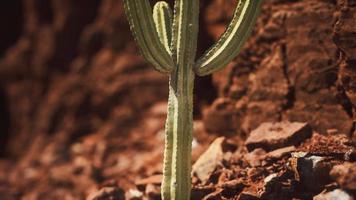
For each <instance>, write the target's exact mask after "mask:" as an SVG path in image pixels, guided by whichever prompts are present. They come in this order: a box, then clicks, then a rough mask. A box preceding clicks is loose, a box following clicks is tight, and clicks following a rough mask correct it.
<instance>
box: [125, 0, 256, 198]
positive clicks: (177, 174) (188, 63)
mask: <svg viewBox="0 0 356 200" xmlns="http://www.w3.org/2000/svg"><path fill="white" fill-rule="evenodd" d="M123 1H124V6H125V11H126V15H127V17H128V21H129V23H130V27H131V31H132V32H133V35H134V38H135V40H136V42H137V44H138V46H139V47H140V50H141V53H142V55H143V56H144V57H145V59H146V60H148V61H149V62H150V63H151V64H152V65H153V66H154V68H155V69H156V70H158V71H160V72H162V73H166V74H168V75H169V77H170V80H169V98H168V114H167V121H166V128H165V152H164V169H163V182H162V186H161V193H162V199H163V200H171V199H172V200H188V199H189V198H190V187H191V180H190V178H191V177H190V173H191V143H192V128H193V87H194V77H195V74H197V75H200V76H204V75H208V74H211V73H213V72H214V71H217V70H219V69H221V68H223V67H224V66H225V65H226V64H227V63H229V62H230V61H231V60H232V59H233V58H234V57H235V56H236V55H237V54H238V53H239V51H240V50H241V48H242V46H243V44H244V43H245V41H246V39H247V38H248V36H249V34H250V32H251V30H252V28H253V25H254V24H255V21H256V18H257V16H258V13H259V8H260V5H261V2H262V0H239V3H238V6H237V7H236V9H235V13H234V16H233V19H232V20H231V23H230V24H229V26H228V27H227V29H226V31H225V33H224V34H223V35H222V36H221V38H220V39H219V40H218V41H217V42H216V44H214V45H213V46H212V47H211V48H210V49H209V50H208V51H207V52H205V54H204V55H203V56H202V57H201V58H200V59H198V60H197V61H195V56H196V48H197V36H198V21H199V0H175V4H174V13H173V12H172V10H171V9H170V7H169V5H168V4H167V3H166V2H164V1H160V2H157V3H156V4H155V6H154V8H153V11H152V8H151V5H150V3H149V0H123Z"/></svg>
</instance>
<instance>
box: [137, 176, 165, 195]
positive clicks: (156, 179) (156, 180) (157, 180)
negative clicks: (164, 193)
mask: <svg viewBox="0 0 356 200" xmlns="http://www.w3.org/2000/svg"><path fill="white" fill-rule="evenodd" d="M161 182H162V175H161V174H157V175H153V176H150V177H147V178H144V179H140V180H138V181H136V182H135V185H136V187H137V188H138V189H139V190H140V191H144V190H145V188H146V186H147V185H149V184H154V185H160V184H161Z"/></svg>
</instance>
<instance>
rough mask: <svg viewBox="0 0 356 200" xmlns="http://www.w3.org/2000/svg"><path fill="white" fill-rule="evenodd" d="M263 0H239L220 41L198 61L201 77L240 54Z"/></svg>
mask: <svg viewBox="0 0 356 200" xmlns="http://www.w3.org/2000/svg"><path fill="white" fill-rule="evenodd" d="M261 3H262V0H239V3H238V6H237V7H236V9H235V12H234V16H233V18H232V20H231V22H230V24H229V26H228V28H227V29H226V31H225V32H224V34H223V35H222V36H221V37H220V39H219V40H218V41H217V42H216V44H214V45H213V46H212V47H211V48H210V49H209V50H208V51H207V52H205V54H204V55H203V56H202V57H201V58H200V59H199V60H198V61H197V63H196V65H195V67H194V68H195V69H194V70H195V72H196V74H198V75H199V76H204V75H208V74H211V73H213V72H215V71H217V70H219V69H221V68H223V67H225V66H226V65H227V64H228V63H229V62H230V61H231V60H232V59H233V58H234V57H236V56H237V54H238V53H239V52H240V50H241V48H242V47H243V44H244V43H245V41H246V40H247V38H248V36H249V35H250V33H251V31H252V29H253V26H254V24H255V22H256V19H257V17H258V14H259V10H260V7H261Z"/></svg>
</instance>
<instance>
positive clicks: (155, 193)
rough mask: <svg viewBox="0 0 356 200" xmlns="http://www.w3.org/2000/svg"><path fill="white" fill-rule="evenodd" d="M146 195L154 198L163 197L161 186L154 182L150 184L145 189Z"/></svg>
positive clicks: (154, 199)
mask: <svg viewBox="0 0 356 200" xmlns="http://www.w3.org/2000/svg"><path fill="white" fill-rule="evenodd" d="M145 193H146V195H147V196H148V197H149V198H150V199H152V200H159V199H161V192H160V187H159V186H157V185H154V184H148V185H147V186H146V190H145Z"/></svg>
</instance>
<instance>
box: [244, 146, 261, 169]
mask: <svg viewBox="0 0 356 200" xmlns="http://www.w3.org/2000/svg"><path fill="white" fill-rule="evenodd" d="M265 157H266V151H265V150H263V149H261V148H257V149H255V150H253V151H252V152H250V153H247V154H246V155H245V157H244V158H245V160H246V161H247V162H248V164H249V165H250V166H251V167H258V166H261V165H262V161H263V159H265Z"/></svg>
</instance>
